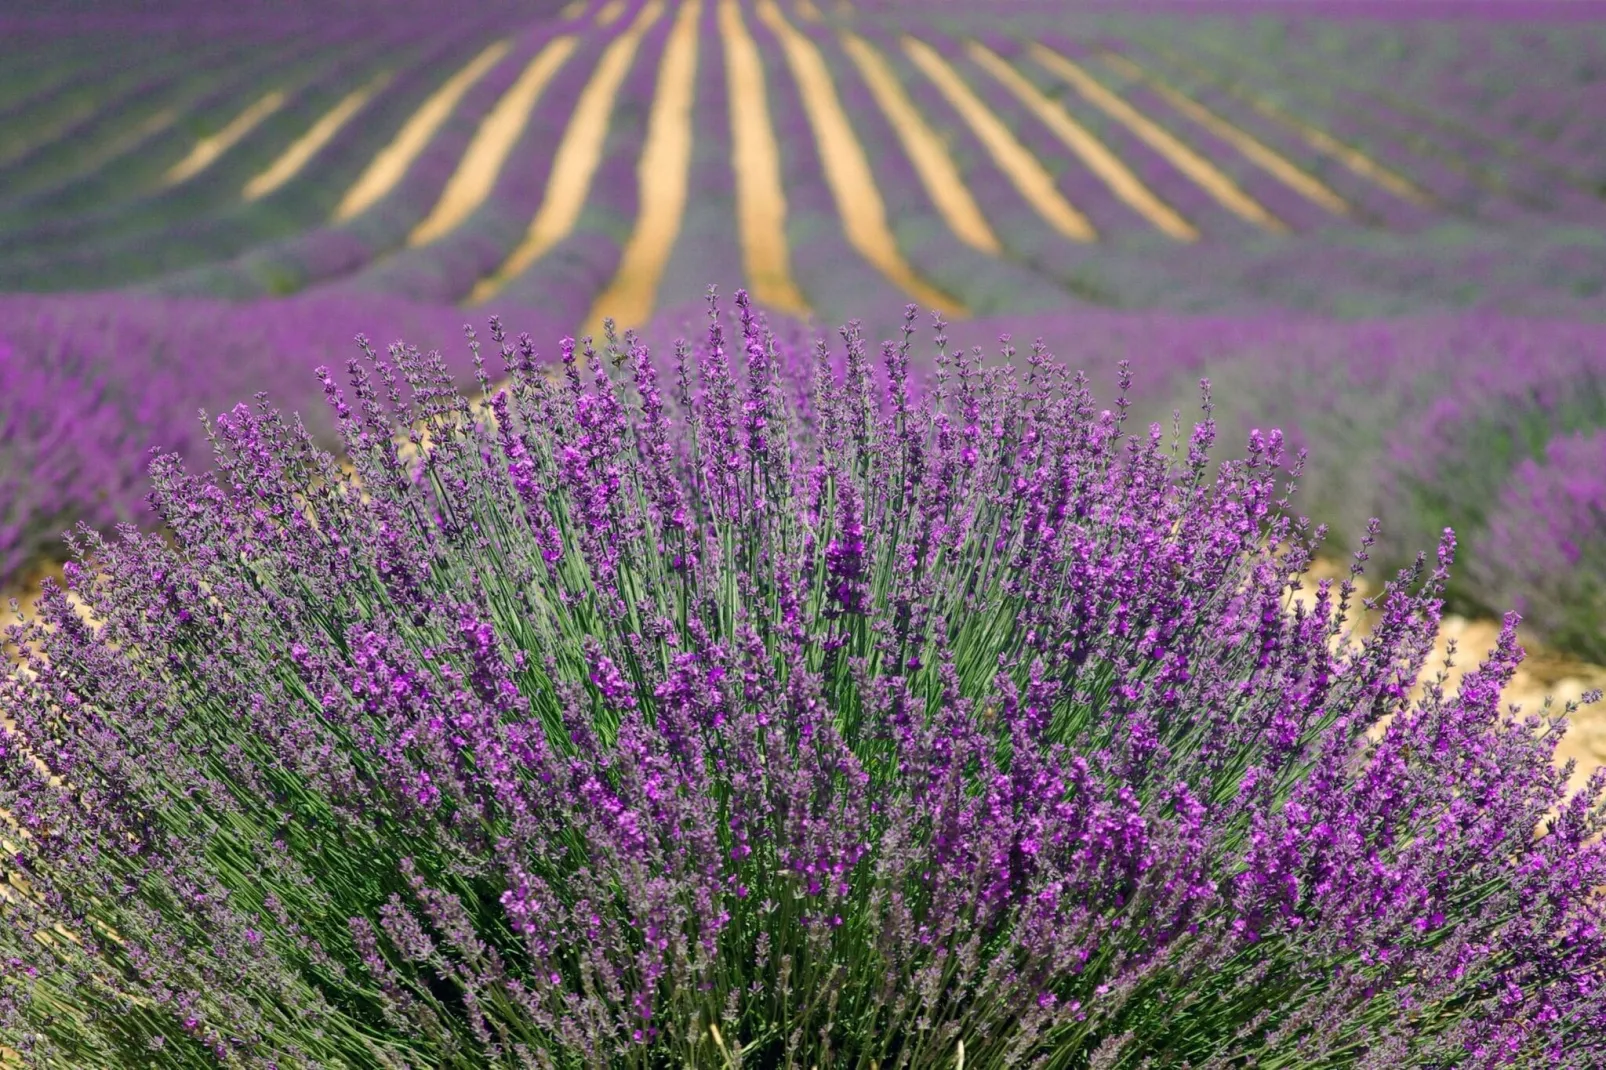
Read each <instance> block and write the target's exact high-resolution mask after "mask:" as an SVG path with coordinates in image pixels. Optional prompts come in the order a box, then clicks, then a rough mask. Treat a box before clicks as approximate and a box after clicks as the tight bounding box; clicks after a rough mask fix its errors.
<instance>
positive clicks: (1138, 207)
mask: <svg viewBox="0 0 1606 1070" xmlns="http://www.w3.org/2000/svg"><path fill="white" fill-rule="evenodd" d="M966 51H967V52H968V53H969V55H970V58H971V59H973V60H975V61H976V64H977V65H978V66H980V67H981V68H982V69H984V70H986V71H987V73H988V74H991V75H992V76H993V77H994V78H996V79H998V81H999V83H1000V84H1001V85H1003V87H1004V88H1005V89H1007V90H1009V91H1010V92H1011V93H1012V94H1014V96H1015V99H1017V100H1019V101H1020V102H1021V103H1022V104H1024V105H1025V106H1026V108H1027V109H1028V110H1029V111H1030V112H1031V113H1032V114H1033V115H1035V116H1037V118H1038V119H1039V120H1041V121H1042V123H1043V125H1044V126H1046V127H1048V128H1049V129H1050V130H1052V131H1053V132H1054V136H1055V137H1057V138H1059V139H1060V140H1061V141H1063V142H1064V143H1065V145H1066V147H1068V148H1069V149H1070V150H1071V151H1072V152H1074V153H1076V155H1077V156H1078V157H1079V158H1080V159H1081V161H1082V162H1083V163H1084V164H1086V165H1087V169H1088V170H1089V171H1092V172H1093V173H1094V174H1095V175H1098V176H1099V179H1100V180H1101V181H1102V182H1103V183H1104V184H1105V185H1106V186H1108V187H1109V188H1110V192H1111V193H1113V194H1115V195H1116V196H1117V197H1118V198H1120V199H1121V201H1122V202H1123V203H1125V204H1126V206H1127V207H1129V208H1131V209H1132V210H1133V211H1134V212H1136V213H1138V214H1139V215H1141V216H1142V217H1143V218H1144V219H1147V220H1148V221H1149V222H1150V223H1151V224H1153V225H1154V227H1155V228H1156V229H1158V230H1159V231H1161V232H1162V233H1164V234H1167V235H1170V236H1171V237H1173V238H1175V239H1176V240H1177V241H1186V242H1191V241H1198V240H1199V230H1198V228H1197V227H1195V226H1194V225H1193V224H1192V223H1189V222H1188V221H1187V220H1186V219H1184V218H1182V216H1181V215H1179V214H1178V213H1177V210H1176V209H1174V208H1172V207H1171V206H1170V205H1169V204H1166V203H1165V201H1163V200H1161V199H1160V198H1159V197H1158V196H1156V195H1155V193H1154V191H1153V190H1151V189H1149V187H1148V186H1145V185H1144V184H1143V180H1142V179H1140V178H1138V176H1137V175H1135V174H1133V173H1132V170H1131V168H1129V167H1127V165H1126V164H1124V163H1122V162H1121V160H1120V158H1119V157H1118V156H1116V155H1115V153H1113V152H1111V151H1110V150H1109V148H1108V147H1107V146H1106V145H1105V144H1104V142H1102V141H1100V140H1099V139H1098V138H1097V137H1095V136H1094V134H1093V132H1092V131H1091V130H1089V129H1088V128H1087V127H1085V126H1083V125H1082V124H1081V123H1079V122H1077V121H1076V120H1075V119H1074V118H1072V117H1071V113H1070V112H1068V111H1066V110H1065V108H1064V107H1063V106H1062V105H1061V104H1060V103H1059V102H1058V101H1055V100H1053V99H1051V98H1049V97H1048V96H1047V95H1046V94H1044V93H1043V92H1042V91H1041V90H1039V89H1038V88H1037V87H1036V86H1034V85H1033V84H1032V83H1031V82H1029V81H1027V80H1026V78H1025V77H1023V76H1022V75H1021V73H1020V72H1019V71H1017V70H1016V69H1015V68H1014V67H1012V66H1010V65H1009V63H1007V62H1006V61H1005V60H1004V57H1002V56H1000V55H999V54H998V53H996V52H994V51H993V50H992V49H990V48H988V47H987V46H986V45H984V44H982V43H981V42H980V41H971V42H970V43H969V44H968V45H967V46H966Z"/></svg>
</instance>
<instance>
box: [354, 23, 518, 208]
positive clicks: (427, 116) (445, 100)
mask: <svg viewBox="0 0 1606 1070" xmlns="http://www.w3.org/2000/svg"><path fill="white" fill-rule="evenodd" d="M511 44H512V42H511V41H508V40H501V41H497V42H495V43H494V44H492V45H490V46H488V47H487V48H486V49H485V50H484V51H483V52H481V53H480V54H479V55H477V56H475V57H474V58H473V59H472V60H470V61H469V62H468V64H467V65H466V66H465V67H463V69H462V70H460V71H458V72H457V73H456V74H454V75H452V76H451V77H450V78H448V79H446V81H445V82H442V83H441V87H440V88H439V89H437V90H435V92H433V93H431V94H430V95H429V99H428V100H426V101H424V103H423V104H422V105H420V106H419V108H418V110H417V111H415V112H414V113H413V114H412V116H411V118H409V119H408V120H407V122H406V123H404V124H402V128H401V129H400V130H398V131H397V132H396V136H395V137H394V138H392V139H391V142H390V144H388V145H386V146H385V147H384V148H383V149H381V150H379V155H377V156H375V157H374V158H373V161H372V162H371V163H369V165H368V167H367V168H366V169H365V170H364V171H363V173H362V175H361V176H359V177H358V179H357V181H356V182H355V183H353V185H352V187H351V188H350V189H349V190H347V191H346V195H345V196H344V197H342V198H341V199H340V203H339V204H338V205H336V206H335V214H334V221H335V222H337V223H339V222H342V221H344V220H347V219H350V218H351V217H352V216H355V215H358V214H360V213H362V212H364V211H367V210H368V209H369V208H371V207H373V206H374V204H375V203H377V202H378V201H379V200H381V199H382V198H383V197H384V196H385V194H387V193H389V192H390V191H391V190H393V189H395V188H396V184H397V183H398V182H400V181H401V180H402V177H403V176H404V175H406V174H407V169H408V168H410V167H411V166H412V165H413V161H414V160H416V159H417V158H418V154H419V153H421V152H423V151H424V146H426V145H428V144H429V142H430V139H431V138H433V137H434V136H435V132H436V131H437V130H439V129H440V128H441V125H442V124H443V123H445V122H446V120H447V119H448V118H450V117H451V114H452V112H453V111H455V110H456V109H457V105H458V102H459V101H461V100H462V99H463V94H464V93H467V92H468V91H469V89H471V88H472V87H473V85H474V83H475V82H478V81H479V80H480V79H481V78H483V77H485V75H486V74H487V73H489V72H490V70H491V68H492V67H495V66H496V65H497V63H499V62H500V61H501V59H502V57H503V56H505V55H507V50H508V48H509V47H511Z"/></svg>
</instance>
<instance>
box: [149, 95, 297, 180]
mask: <svg viewBox="0 0 1606 1070" xmlns="http://www.w3.org/2000/svg"><path fill="white" fill-rule="evenodd" d="M284 102H285V94H284V90H282V89H275V90H273V91H272V92H270V93H267V94H265V95H264V96H262V97H261V98H259V99H258V100H257V101H256V102H255V103H254V104H252V105H251V106H250V107H248V108H246V109H245V110H244V111H242V112H241V113H240V114H238V115H236V116H235V117H234V118H233V119H230V120H229V122H228V124H227V125H225V126H224V127H223V129H221V130H219V131H218V132H217V133H215V134H211V135H209V136H207V137H203V138H201V139H200V140H199V141H197V142H196V143H195V147H194V148H193V149H191V150H190V154H189V155H188V156H186V157H184V158H183V159H182V160H180V161H179V162H178V163H176V164H174V165H173V166H172V167H170V168H168V171H167V174H165V175H163V176H162V185H163V187H169V186H176V185H178V184H179V183H180V182H188V181H189V180H190V179H192V178H194V177H195V176H196V175H198V174H200V173H201V172H202V171H204V170H206V169H207V168H208V167H210V166H212V164H213V163H215V162H216V161H217V159H218V157H220V156H222V155H223V154H224V153H225V152H228V151H229V150H230V149H232V148H233V147H234V146H235V145H236V144H237V143H238V142H239V141H240V139H241V138H243V137H245V135H247V134H249V133H250V132H251V131H253V130H255V129H256V128H257V127H258V126H260V125H261V124H262V121H263V120H264V119H266V118H267V117H268V116H270V115H272V114H273V113H274V112H276V111H278V110H279V109H280V108H282V107H284Z"/></svg>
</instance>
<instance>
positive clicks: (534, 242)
mask: <svg viewBox="0 0 1606 1070" xmlns="http://www.w3.org/2000/svg"><path fill="white" fill-rule="evenodd" d="M663 13H664V3H663V0H648V2H647V3H646V4H644V5H643V6H642V8H641V11H640V13H639V14H637V15H636V19H635V21H634V22H632V23H631V24H630V27H629V29H627V30H625V31H624V32H623V33H621V34H620V35H619V36H618V37H616V38H614V40H613V41H612V42H611V43H610V44H609V45H608V48H607V51H605V52H603V54H602V58H601V59H600V60H598V61H597V70H596V73H595V74H593V75H592V76H591V81H590V82H588V83H587V84H586V87H585V89H584V90H582V91H581V93H580V100H579V102H578V103H577V104H576V105H575V107H574V114H573V115H572V116H570V118H569V126H568V128H567V129H566V130H564V132H563V140H562V141H561V142H560V143H559V144H558V151H557V154H556V155H555V156H554V157H553V159H552V177H551V178H550V179H548V180H547V188H546V196H545V197H544V198H543V200H542V202H541V208H540V211H538V212H537V213H536V215H535V219H533V220H532V221H531V222H530V229H529V230H528V231H527V232H526V233H525V235H524V240H523V241H521V242H519V244H518V247H517V248H515V249H514V250H513V251H512V252H511V253H509V254H508V257H507V259H506V260H505V261H503V263H502V266H501V267H499V268H497V269H496V271H495V272H493V273H492V274H490V275H488V276H486V277H485V278H483V279H481V280H480V281H479V282H477V283H475V284H474V289H473V291H472V292H471V293H470V294H469V297H468V303H469V304H471V305H477V304H479V303H481V302H482V301H485V300H487V299H488V298H490V297H491V296H492V295H493V294H495V293H496V292H497V291H498V290H500V289H501V288H502V287H503V286H505V285H506V284H507V282H508V280H510V279H512V278H513V277H514V276H516V275H518V274H519V273H520V272H522V271H524V270H525V269H526V268H528V267H529V266H530V265H531V264H533V263H535V262H536V261H537V260H539V259H541V257H542V256H543V255H545V254H546V251H547V250H548V249H550V248H552V247H553V246H554V245H556V244H557V243H558V242H560V241H562V240H563V239H564V238H565V237H567V236H568V234H569V232H570V231H571V230H573V229H574V225H575V223H576V222H578V221H579V219H580V212H581V210H582V209H583V208H585V203H586V197H587V196H588V195H589V194H590V193H591V180H592V178H594V177H595V176H596V173H597V165H598V164H600V163H601V162H602V150H603V146H604V144H605V143H606V142H607V140H608V121H609V119H610V118H611V117H612V115H613V105H614V100H615V98H617V97H618V95H619V87H620V86H621V85H623V84H624V80H625V76H626V75H628V74H629V73H630V65H631V64H632V63H634V62H635V59H636V50H637V49H638V48H639V47H640V46H641V39H642V37H643V36H644V35H645V34H646V33H647V31H648V30H649V29H651V28H652V25H653V23H655V22H657V21H658V19H659V17H660V16H662V15H663ZM598 21H601V20H600V16H599V19H598Z"/></svg>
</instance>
